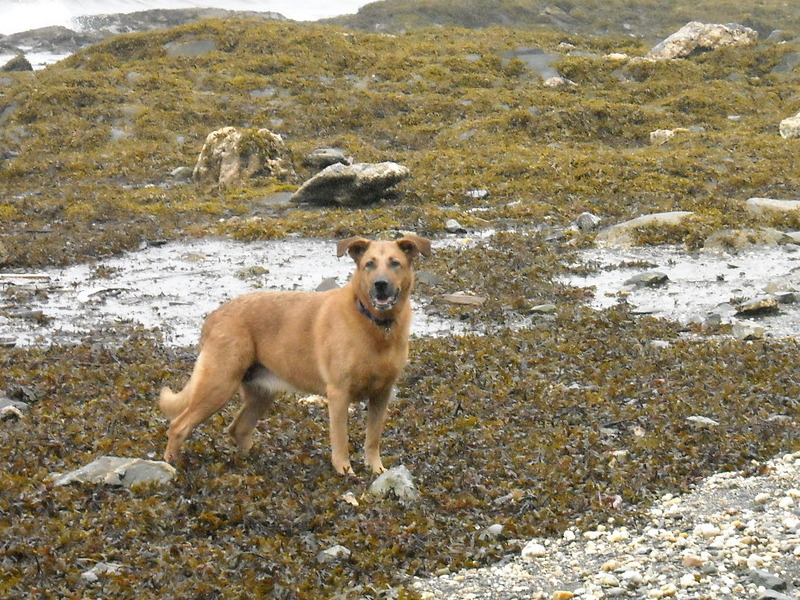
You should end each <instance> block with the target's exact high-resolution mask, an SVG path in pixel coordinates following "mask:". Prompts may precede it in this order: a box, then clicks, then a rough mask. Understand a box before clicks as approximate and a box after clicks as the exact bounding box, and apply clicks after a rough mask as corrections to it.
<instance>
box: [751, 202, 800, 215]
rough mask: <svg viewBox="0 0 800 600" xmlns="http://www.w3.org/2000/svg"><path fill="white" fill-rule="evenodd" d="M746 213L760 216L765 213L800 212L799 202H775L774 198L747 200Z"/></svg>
mask: <svg viewBox="0 0 800 600" xmlns="http://www.w3.org/2000/svg"><path fill="white" fill-rule="evenodd" d="M745 208H746V209H747V210H748V212H751V213H753V214H757V215H761V214H764V213H766V212H792V211H795V210H800V200H776V199H775V198H748V200H747V202H745Z"/></svg>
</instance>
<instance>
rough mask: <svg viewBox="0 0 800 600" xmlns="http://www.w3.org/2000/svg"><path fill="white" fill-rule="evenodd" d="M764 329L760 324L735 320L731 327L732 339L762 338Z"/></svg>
mask: <svg viewBox="0 0 800 600" xmlns="http://www.w3.org/2000/svg"><path fill="white" fill-rule="evenodd" d="M765 333H766V330H765V329H764V328H763V327H761V326H760V325H753V324H751V323H740V322H738V321H737V322H736V323H734V324H733V326H732V327H731V335H733V337H734V339H737V340H739V341H742V342H745V341H749V340H763V339H764V334H765Z"/></svg>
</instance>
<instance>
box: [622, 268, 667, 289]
mask: <svg viewBox="0 0 800 600" xmlns="http://www.w3.org/2000/svg"><path fill="white" fill-rule="evenodd" d="M668 282H669V277H668V276H667V274H666V273H662V272H661V271H645V272H644V273H639V274H638V275H634V276H633V277H630V278H629V279H627V280H625V285H633V286H636V287H657V286H660V285H664V284H666V283H668Z"/></svg>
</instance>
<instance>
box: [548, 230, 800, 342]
mask: <svg viewBox="0 0 800 600" xmlns="http://www.w3.org/2000/svg"><path fill="white" fill-rule="evenodd" d="M580 262H581V263H583V264H586V265H595V266H598V267H600V269H599V270H598V271H597V272H595V273H592V274H589V275H588V276H577V275H576V276H572V277H569V278H566V279H565V280H564V282H565V283H568V284H570V285H574V286H579V287H587V286H588V287H593V288H595V297H594V300H593V301H592V302H591V303H590V305H591V306H593V307H595V308H598V309H602V308H607V307H609V306H613V305H615V304H618V303H621V302H624V303H627V304H628V305H629V306H630V307H631V310H632V311H633V312H635V313H639V314H652V315H654V316H658V317H664V318H667V319H671V320H675V321H679V322H681V323H684V324H686V323H690V322H708V320H709V316H710V315H711V319H712V320H713V319H715V318H718V319H719V321H720V322H722V323H735V322H737V321H739V322H743V323H752V324H756V325H759V326H762V327H764V328H765V330H766V335H767V336H769V337H794V336H798V335H800V304H797V303H791V304H781V305H780V309H779V312H778V313H777V314H775V315H768V316H762V317H758V318H745V317H741V316H737V315H736V314H735V313H736V309H735V308H734V304H735V301H737V300H740V299H744V298H746V299H752V298H757V297H761V296H765V295H769V294H774V293H776V292H778V291H781V290H783V291H790V292H791V291H798V290H800V250H799V249H798V247H797V246H794V245H785V246H777V247H757V248H753V249H751V250H748V251H743V252H739V253H737V254H735V255H729V254H723V253H711V252H709V253H698V254H692V255H688V254H686V252H685V251H683V250H682V249H679V248H676V247H653V248H608V247H606V248H595V249H591V250H588V251H585V252H582V253H581V254H580ZM636 262H646V263H650V264H651V265H652V266H629V264H630V263H636ZM647 271H659V272H661V273H664V274H666V275H667V276H668V277H669V281H668V282H667V283H666V284H665V285H662V286H657V287H633V286H631V285H626V283H625V282H626V281H627V280H628V279H629V278H631V277H633V276H635V275H637V274H641V273H645V272H647ZM732 301H734V302H732Z"/></svg>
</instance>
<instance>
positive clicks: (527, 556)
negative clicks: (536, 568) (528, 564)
mask: <svg viewBox="0 0 800 600" xmlns="http://www.w3.org/2000/svg"><path fill="white" fill-rule="evenodd" d="M546 554H547V548H545V547H544V546H543V545H542V544H540V543H539V542H535V541H533V540H531V541H530V542H528V543H527V544H525V547H524V548H523V549H522V553H521V556H522V560H528V561H530V560H533V559H534V558H541V557H542V556H545V555H546Z"/></svg>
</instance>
